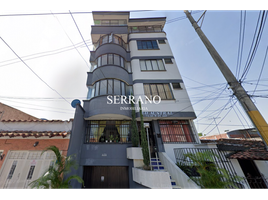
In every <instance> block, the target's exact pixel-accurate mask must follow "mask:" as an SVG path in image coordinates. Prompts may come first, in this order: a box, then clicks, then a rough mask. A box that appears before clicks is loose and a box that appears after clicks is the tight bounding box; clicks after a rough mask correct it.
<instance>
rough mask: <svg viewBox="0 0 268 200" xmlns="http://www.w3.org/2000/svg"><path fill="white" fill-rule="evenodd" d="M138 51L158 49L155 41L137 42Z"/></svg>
mask: <svg viewBox="0 0 268 200" xmlns="http://www.w3.org/2000/svg"><path fill="white" fill-rule="evenodd" d="M137 45H138V49H139V50H141V49H159V48H158V45H157V42H156V40H137Z"/></svg>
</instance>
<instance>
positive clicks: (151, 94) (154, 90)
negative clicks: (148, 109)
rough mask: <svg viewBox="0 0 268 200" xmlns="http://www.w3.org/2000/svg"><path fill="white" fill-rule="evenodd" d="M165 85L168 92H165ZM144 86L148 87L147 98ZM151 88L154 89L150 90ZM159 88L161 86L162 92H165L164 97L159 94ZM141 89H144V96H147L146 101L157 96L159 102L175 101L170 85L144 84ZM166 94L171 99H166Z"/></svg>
mask: <svg viewBox="0 0 268 200" xmlns="http://www.w3.org/2000/svg"><path fill="white" fill-rule="evenodd" d="M166 85H168V88H169V91H166V87H165V86H166ZM144 86H147V87H148V86H149V91H150V94H149V96H148V94H146V92H145V87H144ZM152 86H153V87H155V89H152ZM160 86H162V88H163V90H164V92H165V93H164V94H165V97H164V96H163V95H162V94H160V92H159V87H160ZM143 89H144V95H145V96H147V98H148V99H151V97H152V96H153V95H158V96H160V97H161V100H175V98H174V94H173V92H172V89H171V87H170V83H144V84H143ZM146 91H148V90H147V89H146ZM168 92H170V94H171V98H169V97H168V96H169V95H168V94H167V93H168ZM155 93H157V94H155ZM163 97H164V98H163Z"/></svg>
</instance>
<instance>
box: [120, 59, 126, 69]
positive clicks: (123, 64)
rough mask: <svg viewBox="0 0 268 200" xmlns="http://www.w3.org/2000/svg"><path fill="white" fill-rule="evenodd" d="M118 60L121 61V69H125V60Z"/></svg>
mask: <svg viewBox="0 0 268 200" xmlns="http://www.w3.org/2000/svg"><path fill="white" fill-rule="evenodd" d="M120 58H121V59H120V60H121V62H120V65H121V67H123V68H125V60H124V58H122V57H121V56H120Z"/></svg>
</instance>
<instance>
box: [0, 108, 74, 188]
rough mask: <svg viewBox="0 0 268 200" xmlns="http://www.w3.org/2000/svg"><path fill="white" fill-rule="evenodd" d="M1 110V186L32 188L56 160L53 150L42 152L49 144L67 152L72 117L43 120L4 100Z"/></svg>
mask: <svg viewBox="0 0 268 200" xmlns="http://www.w3.org/2000/svg"><path fill="white" fill-rule="evenodd" d="M1 109H2V110H1ZM0 112H3V115H2V119H1V120H0V188H17V189H20V188H28V184H29V183H30V182H31V181H33V180H35V179H37V178H38V177H40V176H41V175H42V173H43V172H44V171H45V170H46V169H47V168H48V167H49V165H52V164H53V161H55V156H54V153H52V152H45V153H44V154H43V155H42V156H41V152H42V151H43V150H44V149H45V148H47V147H48V146H51V145H55V146H57V147H58V148H59V150H60V151H61V152H62V154H63V155H66V154H67V150H68V145H69V137H70V130H71V127H72V121H62V120H41V119H38V118H36V117H33V116H30V115H28V114H26V113H23V112H21V111H19V110H17V109H14V108H11V107H9V106H6V105H4V104H1V108H0Z"/></svg>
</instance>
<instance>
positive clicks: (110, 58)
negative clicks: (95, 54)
mask: <svg viewBox="0 0 268 200" xmlns="http://www.w3.org/2000/svg"><path fill="white" fill-rule="evenodd" d="M113 58H114V56H113V54H108V64H114V61H113Z"/></svg>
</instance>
